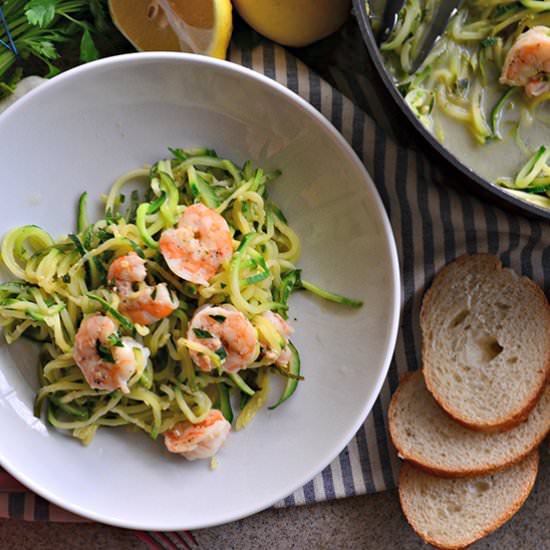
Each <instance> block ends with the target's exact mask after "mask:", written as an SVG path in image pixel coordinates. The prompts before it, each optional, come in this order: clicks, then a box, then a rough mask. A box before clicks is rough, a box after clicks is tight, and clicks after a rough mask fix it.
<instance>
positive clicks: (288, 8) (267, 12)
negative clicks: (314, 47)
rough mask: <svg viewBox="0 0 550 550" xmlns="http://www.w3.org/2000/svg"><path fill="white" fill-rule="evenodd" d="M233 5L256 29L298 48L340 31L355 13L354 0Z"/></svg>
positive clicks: (262, 0) (261, 0) (256, 0)
mask: <svg viewBox="0 0 550 550" xmlns="http://www.w3.org/2000/svg"><path fill="white" fill-rule="evenodd" d="M233 5H234V6H235V8H236V9H237V11H238V12H239V14H240V16H241V17H242V18H243V19H244V20H245V21H246V22H247V23H248V24H249V25H250V26H251V27H252V28H253V29H254V30H256V31H257V32H259V33H260V34H263V35H264V36H266V37H267V38H270V39H271V40H273V41H275V42H278V43H279V44H283V45H284V46H296V47H300V46H307V45H308V44H311V43H312V42H315V41H317V40H320V39H321V38H324V37H325V36H328V35H329V34H331V33H333V32H334V31H336V30H337V29H338V28H339V27H340V26H341V25H342V24H343V23H344V21H345V20H346V19H347V17H348V16H349V13H350V10H351V0H233Z"/></svg>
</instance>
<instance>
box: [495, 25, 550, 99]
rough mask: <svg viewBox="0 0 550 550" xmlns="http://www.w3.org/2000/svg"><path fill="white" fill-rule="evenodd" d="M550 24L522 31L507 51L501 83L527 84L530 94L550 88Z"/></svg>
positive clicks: (534, 94)
mask: <svg viewBox="0 0 550 550" xmlns="http://www.w3.org/2000/svg"><path fill="white" fill-rule="evenodd" d="M549 74H550V28H549V27H544V26H537V27H533V28H532V29H529V30H528V31H527V32H524V33H523V34H521V35H520V36H519V37H518V39H517V40H516V41H515V43H514V44H513V46H512V47H511V48H510V50H509V51H508V53H507V54H506V59H505V61H504V66H503V68H502V73H501V76H500V83H501V84H507V85H509V86H523V88H524V90H525V94H526V95H527V96H528V97H536V96H539V95H541V94H543V93H546V92H548V91H550V82H549V81H548V75H549Z"/></svg>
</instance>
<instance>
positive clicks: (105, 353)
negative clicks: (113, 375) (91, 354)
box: [95, 340, 115, 363]
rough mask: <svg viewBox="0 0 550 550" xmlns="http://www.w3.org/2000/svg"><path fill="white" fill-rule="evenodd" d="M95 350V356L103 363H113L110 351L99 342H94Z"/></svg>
mask: <svg viewBox="0 0 550 550" xmlns="http://www.w3.org/2000/svg"><path fill="white" fill-rule="evenodd" d="M95 349H96V351H97V354H98V355H99V356H100V357H101V359H103V360H104V361H107V362H108V363H114V362H115V359H114V357H113V353H112V351H111V350H110V349H109V348H108V347H107V346H104V345H103V344H102V343H101V342H100V341H99V340H98V341H97V342H96V345H95Z"/></svg>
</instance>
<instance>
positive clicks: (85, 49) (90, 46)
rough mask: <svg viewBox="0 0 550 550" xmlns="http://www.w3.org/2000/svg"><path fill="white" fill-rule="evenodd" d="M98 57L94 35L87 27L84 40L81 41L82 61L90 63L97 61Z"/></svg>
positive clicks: (83, 34)
mask: <svg viewBox="0 0 550 550" xmlns="http://www.w3.org/2000/svg"><path fill="white" fill-rule="evenodd" d="M98 57H99V52H98V51H97V48H96V46H95V44H94V39H93V38H92V33H91V32H90V29H89V28H88V27H85V28H84V32H83V33H82V39H81V40H80V59H81V61H84V62H85V63H87V62H88V61H94V60H96V59H97V58H98Z"/></svg>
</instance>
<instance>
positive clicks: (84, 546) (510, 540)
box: [0, 451, 550, 550]
mask: <svg viewBox="0 0 550 550" xmlns="http://www.w3.org/2000/svg"><path fill="white" fill-rule="evenodd" d="M542 454H543V460H542V463H541V468H540V472H539V476H538V479H537V483H536V486H535V489H534V490H533V492H532V494H531V496H530V497H529V499H528V501H527V502H526V504H525V506H524V507H523V508H522V509H521V510H520V511H519V512H518V514H516V516H514V518H512V520H511V521H510V522H509V523H507V524H506V525H505V526H503V527H502V528H500V529H499V530H498V531H496V532H495V533H494V534H493V535H491V536H490V537H488V538H486V539H484V540H483V541H480V542H478V543H477V544H475V545H473V546H472V547H471V548H472V550H488V549H491V550H493V549H494V550H496V549H498V550H550V459H549V456H548V451H545V452H543V453H542ZM194 535H195V538H196V539H197V542H198V543H199V545H200V546H199V547H200V549H202V550H263V549H266V550H268V549H269V550H291V549H295V550H302V549H308V550H309V549H315V550H317V549H318V550H339V549H342V550H344V549H345V550H353V549H358V550H359V549H365V550H369V549H371V548H372V549H377V550H380V549H386V548H388V549H393V548H396V549H399V550H408V549H411V550H412V549H420V548H427V547H426V545H424V544H423V543H422V541H421V540H420V539H418V538H417V537H416V535H415V534H414V533H413V532H412V530H411V529H410V528H409V526H408V525H407V522H406V521H405V519H404V518H403V515H402V514H401V510H400V508H399V502H398V499H397V493H396V492H395V491H391V492H387V493H381V494H377V495H369V496H364V497H357V498H352V499H345V500H341V501H336V502H329V503H325V504H316V505H313V506H307V507H298V508H290V509H284V510H267V511H265V512H262V513H259V514H256V515H254V516H251V517H249V518H246V519H243V520H241V521H236V522H234V523H230V524H227V525H223V526H219V527H214V528H210V529H203V530H199V531H194ZM0 549H1V550H11V549H17V550H27V549H28V550H31V549H32V550H50V549H55V550H57V549H63V550H73V549H74V550H90V549H94V550H95V549H98V550H146V549H147V547H146V545H145V544H143V543H142V542H140V541H139V540H138V539H137V538H136V536H135V534H134V533H132V532H130V531H125V530H123V529H115V528H112V527H107V526H103V525H94V524H53V523H26V522H22V521H2V522H0Z"/></svg>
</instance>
